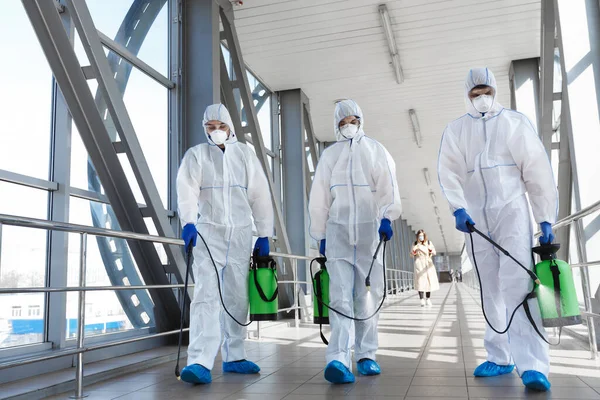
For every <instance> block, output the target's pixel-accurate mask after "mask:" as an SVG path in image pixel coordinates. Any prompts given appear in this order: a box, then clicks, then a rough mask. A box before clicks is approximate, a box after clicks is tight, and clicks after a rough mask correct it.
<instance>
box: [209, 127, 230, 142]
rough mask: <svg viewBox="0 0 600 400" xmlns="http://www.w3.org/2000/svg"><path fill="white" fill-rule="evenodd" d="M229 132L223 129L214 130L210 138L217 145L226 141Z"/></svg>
mask: <svg viewBox="0 0 600 400" xmlns="http://www.w3.org/2000/svg"><path fill="white" fill-rule="evenodd" d="M227 136H228V134H227V132H225V131H221V130H216V131H213V132H212V133H210V140H212V141H213V143H214V144H216V145H221V144H223V143H225V141H226V140H227Z"/></svg>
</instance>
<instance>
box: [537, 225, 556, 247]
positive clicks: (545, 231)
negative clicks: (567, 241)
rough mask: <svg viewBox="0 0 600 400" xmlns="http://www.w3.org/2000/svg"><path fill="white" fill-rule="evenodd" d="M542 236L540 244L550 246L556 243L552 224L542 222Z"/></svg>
mask: <svg viewBox="0 0 600 400" xmlns="http://www.w3.org/2000/svg"><path fill="white" fill-rule="evenodd" d="M540 228H541V229H542V236H540V244H550V243H552V242H553V241H554V233H552V225H551V224H550V222H542V223H541V224H540Z"/></svg>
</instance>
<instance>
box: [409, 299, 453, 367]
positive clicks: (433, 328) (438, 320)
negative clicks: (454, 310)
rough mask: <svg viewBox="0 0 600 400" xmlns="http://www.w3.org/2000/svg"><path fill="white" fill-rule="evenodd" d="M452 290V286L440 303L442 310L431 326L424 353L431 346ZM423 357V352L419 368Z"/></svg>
mask: <svg viewBox="0 0 600 400" xmlns="http://www.w3.org/2000/svg"><path fill="white" fill-rule="evenodd" d="M451 290H452V288H450V289H448V292H447V293H446V296H444V300H443V301H442V304H440V310H439V311H438V314H437V317H436V318H435V321H434V322H433V324H432V325H431V327H430V328H429V332H427V339H426V340H425V343H424V345H423V353H424V352H425V350H426V349H427V347H428V346H429V344H430V342H431V338H432V337H433V332H434V331H435V328H436V327H437V325H438V323H439V322H440V320H441V317H442V315H443V314H444V307H445V305H446V301H447V300H448V297H449V296H450V292H451ZM422 358H423V354H421V355H420V356H419V364H417V369H418V368H419V365H420V364H421V361H422V360H421V359H422Z"/></svg>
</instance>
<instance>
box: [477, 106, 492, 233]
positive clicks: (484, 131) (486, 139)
mask: <svg viewBox="0 0 600 400" xmlns="http://www.w3.org/2000/svg"><path fill="white" fill-rule="evenodd" d="M481 121H482V123H483V137H484V139H485V143H484V145H483V151H482V152H481V154H480V155H479V173H480V174H481V182H482V183H483V193H484V200H483V219H484V220H485V225H486V228H487V230H488V232H489V230H490V224H489V221H488V216H487V210H486V208H487V200H488V192H487V185H486V183H485V177H484V175H483V167H482V164H481V159H482V158H483V154H484V153H485V152H486V150H487V148H488V137H487V128H486V124H485V123H486V118H485V115H484V116H483V118H482V119H481Z"/></svg>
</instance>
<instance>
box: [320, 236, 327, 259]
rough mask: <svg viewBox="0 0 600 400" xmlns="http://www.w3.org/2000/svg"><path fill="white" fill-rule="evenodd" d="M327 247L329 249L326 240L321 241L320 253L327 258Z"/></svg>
mask: <svg viewBox="0 0 600 400" xmlns="http://www.w3.org/2000/svg"><path fill="white" fill-rule="evenodd" d="M326 247H327V243H326V240H325V239H323V240H321V244H320V245H319V253H321V254H322V255H323V256H325V248H326Z"/></svg>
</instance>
